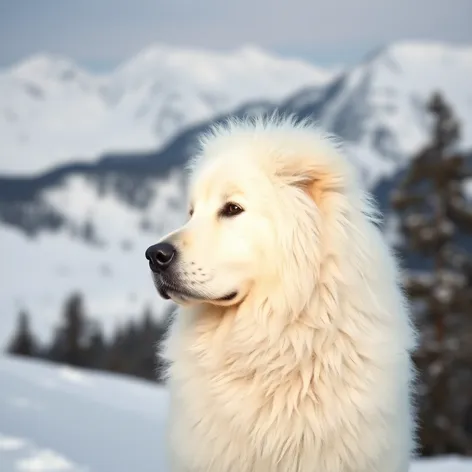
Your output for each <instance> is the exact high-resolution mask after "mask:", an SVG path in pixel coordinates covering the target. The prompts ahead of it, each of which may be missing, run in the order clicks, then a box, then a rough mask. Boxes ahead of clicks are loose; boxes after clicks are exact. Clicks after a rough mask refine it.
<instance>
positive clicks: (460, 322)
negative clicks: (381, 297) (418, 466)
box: [392, 94, 472, 454]
mask: <svg viewBox="0 0 472 472" xmlns="http://www.w3.org/2000/svg"><path fill="white" fill-rule="evenodd" d="M428 110H429V112H430V114H431V115H432V118H433V122H434V123H433V132H432V137H431V142H430V143H429V144H428V145H427V146H425V147H424V148H423V149H422V150H421V151H420V152H419V153H418V154H417V155H416V156H414V158H413V160H412V161H411V164H410V167H409V169H408V171H407V173H406V176H405V179H404V180H403V181H402V182H401V183H400V185H399V187H398V188H397V190H396V191H395V192H394V194H393V196H392V204H393V207H394V208H395V209H396V210H397V211H398V212H399V214H400V216H401V221H402V223H401V232H402V235H403V241H404V245H403V247H401V248H400V250H401V252H402V253H403V255H404V256H406V257H412V256H414V257H416V259H415V261H416V263H417V264H418V265H419V266H420V267H422V270H421V271H417V272H416V273H413V272H411V273H410V274H409V275H408V276H407V277H406V280H405V287H406V291H407V293H408V294H409V296H410V299H411V302H412V306H413V308H414V310H415V313H416V314H417V316H418V324H419V326H420V334H421V337H422V339H421V347H420V349H419V350H418V353H417V355H416V362H417V365H418V367H419V369H420V373H421V376H420V378H421V380H420V381H421V391H422V393H423V395H422V397H421V399H419V402H418V403H419V409H420V417H421V421H422V425H421V426H422V428H421V431H420V438H421V441H422V446H423V452H424V453H425V454H442V453H447V452H458V453H472V438H471V437H467V432H466V431H465V429H464V421H463V419H464V417H465V411H467V408H470V407H471V406H472V398H471V397H470V395H469V394H464V392H467V391H468V392H471V391H472V258H471V256H470V254H469V253H468V251H467V245H469V247H470V245H471V244H472V240H471V239H470V235H471V233H472V207H471V205H470V203H468V201H467V198H466V195H465V191H464V181H465V180H466V179H468V178H470V177H471V173H470V167H469V166H470V162H469V161H470V159H469V158H468V157H467V156H466V155H465V154H462V153H459V152H458V151H457V144H458V140H459V137H460V127H459V123H458V121H457V120H456V118H455V117H454V114H453V112H452V110H451V109H450V107H449V106H448V105H447V103H446V102H445V101H444V99H443V98H442V96H441V95H440V94H434V95H433V97H432V98H431V100H430V102H429V103H428Z"/></svg>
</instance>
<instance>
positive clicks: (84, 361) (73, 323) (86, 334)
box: [48, 293, 91, 367]
mask: <svg viewBox="0 0 472 472" xmlns="http://www.w3.org/2000/svg"><path fill="white" fill-rule="evenodd" d="M90 334H91V333H90V325H89V322H88V319H87V317H86V316H85V313H84V307H83V300H82V296H81V295H80V294H78V293H74V294H72V295H71V296H70V297H68V298H67V299H66V302H65V304H64V309H63V320H62V324H61V325H60V327H59V328H58V329H57V330H56V335H55V338H54V340H53V344H52V346H51V349H50V352H49V356H48V357H49V358H50V359H51V360H53V361H56V362H60V363H65V364H70V365H74V366H79V367H86V366H87V365H88V356H87V350H88V347H89V344H90Z"/></svg>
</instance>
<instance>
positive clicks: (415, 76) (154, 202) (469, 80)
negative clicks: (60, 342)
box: [0, 43, 472, 345]
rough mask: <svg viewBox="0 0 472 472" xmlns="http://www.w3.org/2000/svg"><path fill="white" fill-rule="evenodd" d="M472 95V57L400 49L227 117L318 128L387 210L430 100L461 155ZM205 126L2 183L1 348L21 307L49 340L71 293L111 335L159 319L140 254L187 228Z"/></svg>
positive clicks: (469, 137)
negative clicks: (450, 111) (447, 115)
mask: <svg viewBox="0 0 472 472" xmlns="http://www.w3.org/2000/svg"><path fill="white" fill-rule="evenodd" d="M470 84H472V47H456V46H451V45H444V44H437V43H399V44H394V45H391V46H389V47H387V48H385V49H383V50H381V51H378V52H376V53H375V54H372V55H371V56H370V57H368V58H367V59H366V60H364V61H363V62H362V63H360V64H358V65H356V66H355V67H353V68H351V69H349V70H346V71H345V72H343V73H342V74H340V75H339V76H336V77H334V78H332V79H331V80H329V81H328V82H327V83H326V84H325V85H324V86H319V85H317V86H315V87H304V88H302V89H301V90H299V91H298V92H297V93H295V94H293V95H292V96H290V97H289V98H287V99H284V100H281V101H279V102H276V101H275V100H274V101H273V102H269V101H264V100H259V101H257V102H254V103H248V104H247V105H244V106H242V107H240V108H238V109H236V110H234V111H233V112H232V114H235V115H240V116H242V115H247V114H249V115H250V114H260V113H272V112H273V111H274V110H278V111H279V112H281V113H294V114H296V115H297V116H300V117H311V118H313V119H315V120H317V121H318V122H319V124H320V125H321V126H323V127H324V128H325V129H327V130H328V131H331V132H333V133H335V134H337V135H338V136H340V137H341V138H343V140H344V141H345V147H346V153H347V155H348V156H349V158H351V159H353V160H354V161H355V162H356V163H357V165H358V168H359V170H360V172H361V173H362V175H363V176H364V178H365V179H366V182H367V184H368V186H369V187H370V188H371V189H373V191H374V192H375V193H376V196H377V198H378V200H379V201H380V202H381V203H385V201H386V191H387V190H388V188H389V186H390V185H391V182H392V179H393V178H395V176H396V175H397V174H398V172H399V171H400V170H401V169H402V167H403V166H404V164H405V163H406V162H407V161H408V158H409V156H410V155H411V153H412V152H414V151H415V150H416V148H417V147H418V146H420V145H421V144H422V143H423V142H425V140H426V139H427V136H428V127H429V123H428V119H427V113H426V109H425V104H426V101H427V99H428V98H429V96H430V94H431V93H432V92H434V91H435V90H439V91H441V92H442V93H443V94H444V96H445V98H446V100H447V101H448V102H449V103H450V104H451V105H452V106H453V108H454V111H455V112H456V113H457V114H458V116H459V117H460V119H461V122H462V125H463V140H462V146H463V147H464V148H466V149H472V86H470ZM225 116H226V115H224V114H223V115H221V116H219V117H218V118H217V119H224V118H225ZM210 123H211V120H210V121H208V122H203V123H200V124H198V125H193V126H190V127H188V128H186V129H184V130H183V131H181V132H180V133H177V134H176V135H175V136H174V137H173V138H172V139H170V140H169V141H168V142H167V144H166V145H165V147H163V148H161V149H158V150H156V151H153V152H146V153H139V152H130V151H127V152H125V151H122V152H121V153H120V154H114V155H113V154H108V155H106V156H104V157H102V158H100V159H99V160H97V161H90V162H88V163H74V162H72V163H67V164H64V165H61V166H58V167H56V168H53V169H52V170H50V171H48V172H44V173H42V174H41V175H39V176H27V175H25V176H22V177H21V178H13V177H8V176H6V177H1V176H0V240H1V244H0V261H1V262H0V270H1V279H2V290H0V345H1V344H3V343H4V341H5V339H6V337H7V336H9V334H10V333H11V331H12V329H13V326H14V322H15V318H16V315H17V312H18V310H19V309H20V308H23V307H24V308H26V309H28V311H29V312H30V313H31V315H32V316H33V328H34V330H35V331H36V332H39V333H40V334H41V335H42V336H45V335H47V334H49V333H50V332H51V328H52V326H53V324H54V323H55V322H56V321H57V319H58V316H59V313H60V308H61V304H62V302H63V300H64V298H65V296H66V295H68V292H70V291H72V290H81V291H82V292H83V293H84V295H85V302H86V306H87V308H88V309H89V312H90V313H91V314H92V315H94V316H98V317H100V318H101V319H102V320H103V321H104V323H105V325H106V326H107V327H111V326H112V325H113V323H115V322H116V320H117V319H119V318H125V317H127V316H130V315H136V314H137V315H139V314H140V313H141V311H142V310H143V309H144V306H145V305H146V304H149V305H150V306H151V307H153V308H154V311H156V312H162V308H163V306H164V304H163V302H162V301H161V300H160V299H159V297H157V295H156V294H155V291H154V288H153V286H152V283H151V280H150V277H149V274H148V268H147V265H146V261H145V259H144V251H145V249H146V247H147V246H148V245H149V244H151V243H153V242H154V241H156V240H157V238H159V237H160V236H161V235H162V234H164V233H165V232H167V231H169V230H170V229H173V228H175V226H176V225H177V224H178V223H179V221H182V219H183V218H184V213H185V209H184V202H183V197H184V188H185V185H184V182H185V176H184V172H183V170H182V166H183V164H184V163H185V162H186V161H187V159H188V158H189V156H190V155H191V153H192V149H193V147H192V144H193V143H194V141H195V139H196V137H197V135H198V134H199V133H200V132H202V131H204V130H205V129H206V128H207V127H208V126H209V124H210ZM71 157H74V156H71ZM30 159H34V156H30Z"/></svg>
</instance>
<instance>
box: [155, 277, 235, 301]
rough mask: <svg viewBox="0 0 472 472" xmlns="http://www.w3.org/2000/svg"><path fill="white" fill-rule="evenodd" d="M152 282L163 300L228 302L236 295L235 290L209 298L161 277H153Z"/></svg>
mask: <svg viewBox="0 0 472 472" xmlns="http://www.w3.org/2000/svg"><path fill="white" fill-rule="evenodd" d="M154 284H155V286H156V289H157V291H158V293H159V295H160V296H161V297H162V298H164V299H165V300H169V299H172V300H174V301H182V302H189V301H192V300H194V301H200V302H209V303H211V302H214V303H218V302H230V301H232V300H234V299H235V298H236V297H237V296H238V292H237V291H232V292H229V293H228V294H227V295H224V296H223V297H218V298H211V297H208V296H204V295H201V294H198V293H195V292H192V291H190V290H187V289H186V288H185V287H182V286H180V284H176V283H175V282H171V281H167V280H164V279H163V278H162V277H154Z"/></svg>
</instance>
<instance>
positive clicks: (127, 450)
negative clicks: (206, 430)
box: [0, 356, 472, 472]
mask: <svg viewBox="0 0 472 472" xmlns="http://www.w3.org/2000/svg"><path fill="white" fill-rule="evenodd" d="M166 410H167V394H166V391H165V390H164V389H162V388H160V387H159V386H157V385H156V386H155V385H153V384H152V383H149V382H142V381H139V380H131V379H129V378H128V377H122V376H117V375H111V374H106V373H94V372H89V371H83V370H78V369H72V368H69V367H61V366H57V365H50V364H47V363H42V362H39V361H36V360H35V361H25V360H18V359H12V358H9V357H6V356H3V357H0V471H1V472H52V471H67V472H130V471H131V470H139V472H151V471H152V472H161V471H162V472H165V471H166V470H168V469H167V467H166V463H165V457H164V428H165V420H166ZM222 472H223V471H222ZM411 472H472V460H470V461H467V460H464V459H460V458H454V457H452V458H443V459H435V460H432V461H419V462H417V463H416V464H415V465H414V466H413V468H412V471H411Z"/></svg>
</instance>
